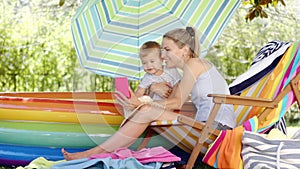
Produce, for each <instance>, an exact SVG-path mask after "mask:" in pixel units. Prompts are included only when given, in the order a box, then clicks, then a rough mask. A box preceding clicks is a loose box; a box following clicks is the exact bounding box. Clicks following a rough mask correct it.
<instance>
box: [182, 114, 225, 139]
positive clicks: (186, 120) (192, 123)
mask: <svg viewBox="0 0 300 169" xmlns="http://www.w3.org/2000/svg"><path fill="white" fill-rule="evenodd" d="M177 120H178V121H179V122H180V123H183V124H186V125H189V126H191V127H193V128H196V129H199V130H203V128H204V126H205V123H203V122H199V121H196V120H195V119H193V118H190V117H187V116H185V115H179V116H178V118H177ZM209 132H210V133H212V134H214V135H216V136H217V135H219V133H220V131H219V130H216V129H211V131H209Z"/></svg>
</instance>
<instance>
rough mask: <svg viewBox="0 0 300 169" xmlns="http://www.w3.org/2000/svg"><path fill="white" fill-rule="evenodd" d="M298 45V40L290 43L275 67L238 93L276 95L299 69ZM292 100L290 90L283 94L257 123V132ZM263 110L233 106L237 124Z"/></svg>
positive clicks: (266, 125) (265, 127) (269, 96)
mask: <svg viewBox="0 0 300 169" xmlns="http://www.w3.org/2000/svg"><path fill="white" fill-rule="evenodd" d="M299 46H300V44H299V42H297V43H293V44H291V45H290V47H289V48H288V49H287V50H286V51H285V52H284V55H283V56H282V57H281V59H280V61H279V62H278V63H277V64H276V67H275V68H274V69H272V70H271V71H270V72H269V73H267V74H266V75H264V76H263V77H262V78H261V79H259V80H257V82H256V83H254V84H252V85H251V86H249V87H248V88H246V89H245V90H243V91H242V92H241V93H240V95H241V96H251V97H255V98H269V99H274V98H275V97H277V96H278V95H279V94H280V93H281V92H282V91H283V89H284V88H285V87H286V86H287V85H288V84H289V83H290V81H291V79H293V78H294V77H295V76H296V75H297V74H298V73H299V71H300V67H299V59H300V52H299V53H298V50H299ZM250 71H251V69H250ZM294 102H295V96H294V94H293V92H292V91H290V92H288V93H287V94H286V95H284V97H283V99H282V100H281V101H280V102H279V104H278V107H277V108H276V109H273V110H272V113H270V114H272V115H270V116H269V117H268V120H267V121H265V122H263V123H260V124H259V126H258V132H262V131H264V130H265V129H267V128H268V127H270V126H271V125H273V124H274V123H275V122H277V121H278V120H279V119H280V118H282V117H283V116H284V114H285V112H286V111H287V110H288V109H289V107H290V106H291V105H292V104H293V103H294ZM264 110H265V108H261V107H245V106H235V112H236V113H237V124H238V125H241V124H242V123H243V122H244V121H246V120H248V119H249V118H251V117H253V116H255V115H259V114H260V113H262V112H263V111H264Z"/></svg>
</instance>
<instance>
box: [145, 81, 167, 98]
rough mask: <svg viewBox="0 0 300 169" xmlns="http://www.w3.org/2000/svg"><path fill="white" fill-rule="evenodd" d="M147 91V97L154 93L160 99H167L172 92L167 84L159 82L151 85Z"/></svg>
mask: <svg viewBox="0 0 300 169" xmlns="http://www.w3.org/2000/svg"><path fill="white" fill-rule="evenodd" d="M149 90H150V92H149V93H150V94H149V95H153V94H154V93H155V94H157V95H158V96H160V97H161V98H168V97H169V96H170V94H171V92H172V87H171V84H170V83H168V82H160V83H153V84H151V86H150V89H149Z"/></svg>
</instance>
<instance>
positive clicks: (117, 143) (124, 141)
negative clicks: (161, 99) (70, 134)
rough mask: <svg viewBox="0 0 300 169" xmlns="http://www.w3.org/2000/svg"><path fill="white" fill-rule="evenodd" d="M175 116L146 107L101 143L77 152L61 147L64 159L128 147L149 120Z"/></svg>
mask: <svg viewBox="0 0 300 169" xmlns="http://www.w3.org/2000/svg"><path fill="white" fill-rule="evenodd" d="M159 111H160V112H159ZM154 112H155V113H154ZM177 116H178V114H176V113H173V112H170V111H166V112H164V113H162V110H161V109H158V108H153V107H152V108H150V107H146V108H143V110H141V112H138V113H137V114H136V115H135V116H134V117H132V119H131V120H129V121H127V122H126V123H125V124H124V125H123V126H122V127H121V128H120V129H119V130H118V131H117V132H116V133H115V134H114V135H112V136H111V137H110V138H109V139H107V140H106V141H105V142H103V143H102V144H101V145H98V146H96V147H94V148H92V149H89V150H87V151H83V152H77V153H69V152H67V151H65V150H64V149H62V153H63V155H64V158H65V159H66V160H74V159H79V158H85V157H89V156H91V155H95V154H100V153H107V152H113V151H114V150H116V149H118V148H121V147H128V146H130V145H131V144H133V143H134V142H135V141H136V140H137V138H138V137H139V136H140V135H141V134H142V133H143V132H144V131H145V130H146V128H147V127H148V125H149V123H150V122H151V121H153V120H156V119H166V120H173V119H176V118H177ZM133 131H134V132H133Z"/></svg>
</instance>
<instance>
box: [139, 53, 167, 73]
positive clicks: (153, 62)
mask: <svg viewBox="0 0 300 169" xmlns="http://www.w3.org/2000/svg"><path fill="white" fill-rule="evenodd" d="M141 61H142V65H143V68H144V71H145V72H147V73H150V74H154V75H160V74H161V72H162V63H163V60H162V58H161V57H160V54H159V53H158V52H149V54H147V56H144V57H142V58H141Z"/></svg>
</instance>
